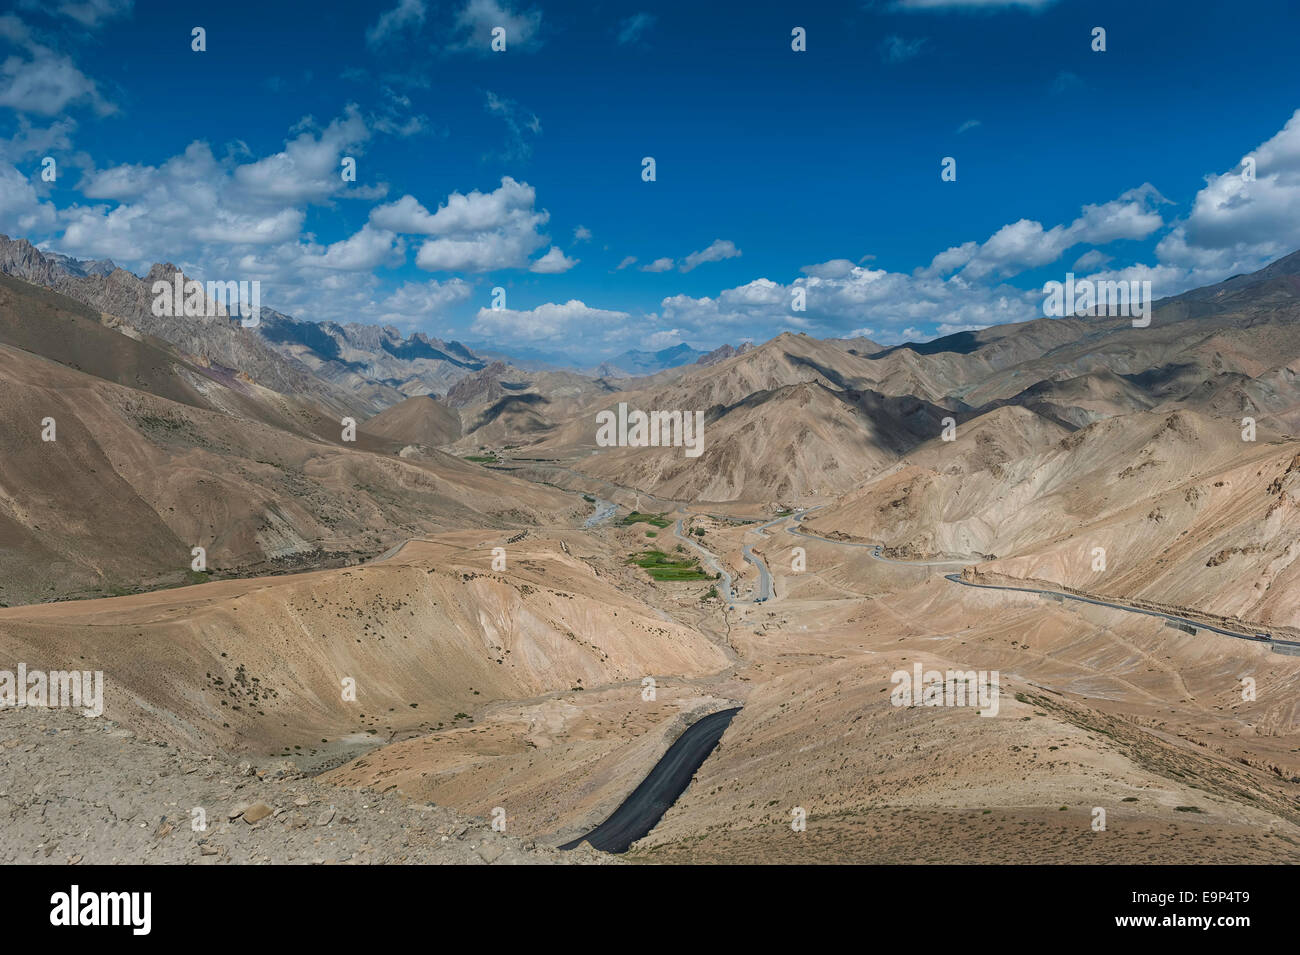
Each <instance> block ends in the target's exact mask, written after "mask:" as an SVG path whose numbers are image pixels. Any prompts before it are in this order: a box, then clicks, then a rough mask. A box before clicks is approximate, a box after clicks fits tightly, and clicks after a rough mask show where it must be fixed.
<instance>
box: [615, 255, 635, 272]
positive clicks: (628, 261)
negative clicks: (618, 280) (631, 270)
mask: <svg viewBox="0 0 1300 955" xmlns="http://www.w3.org/2000/svg"><path fill="white" fill-rule="evenodd" d="M635 264H636V256H635V255H628V256H624V258H623V261H622V262H620V263H618V265H617V267H616V268H615V271H616V272H621V271H623V269H625V268H627V267H628V266H629V265H635Z"/></svg>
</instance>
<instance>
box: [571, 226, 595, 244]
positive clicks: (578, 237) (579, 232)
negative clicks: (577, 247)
mask: <svg viewBox="0 0 1300 955" xmlns="http://www.w3.org/2000/svg"><path fill="white" fill-rule="evenodd" d="M573 241H574V242H590V241H591V230H590V229H588V228H587V227H586V226H585V225H580V226H578V227H577V228H576V229H574V230H573Z"/></svg>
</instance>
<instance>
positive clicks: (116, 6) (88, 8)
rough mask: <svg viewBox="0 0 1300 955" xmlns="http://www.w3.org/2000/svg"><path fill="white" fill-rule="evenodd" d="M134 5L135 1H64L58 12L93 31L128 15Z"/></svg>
mask: <svg viewBox="0 0 1300 955" xmlns="http://www.w3.org/2000/svg"><path fill="white" fill-rule="evenodd" d="M134 5H135V0H64V2H63V3H60V4H59V6H58V12H59V13H62V14H63V15H64V16H68V17H72V19H74V20H76V21H77V22H78V23H80V24H81V25H82V26H83V27H86V28H87V29H90V30H93V29H94V28H96V27H98V26H99V25H100V24H102V23H104V22H105V21H107V20H112V19H113V18H115V17H120V16H127V15H129V14H130V13H131V10H132V7H133V6H134Z"/></svg>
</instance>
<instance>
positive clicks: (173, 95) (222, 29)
mask: <svg viewBox="0 0 1300 955" xmlns="http://www.w3.org/2000/svg"><path fill="white" fill-rule="evenodd" d="M319 6H321V5H320V4H318V3H310V2H301V3H299V2H292V0H289V2H284V0H263V2H261V3H257V4H253V3H241V2H237V0H230V2H223V3H210V4H206V3H205V4H190V3H179V2H175V3H154V2H148V0H136V2H135V3H131V2H129V0H42V2H39V3H38V2H36V0H16V2H12V0H11V2H10V3H9V4H8V8H7V10H6V12H5V13H4V14H3V15H2V16H0V231H4V232H5V233H7V234H9V235H11V236H14V235H20V236H25V237H27V238H30V239H31V240H32V241H34V242H36V243H37V244H38V245H40V246H41V247H42V248H48V249H54V250H58V251H62V252H66V253H69V254H72V255H76V256H79V257H82V258H101V257H108V258H112V259H113V260H114V261H116V262H117V263H118V264H119V265H122V266H124V267H126V268H130V269H132V270H133V271H136V272H141V273H142V272H143V271H145V270H146V269H147V268H148V266H149V265H150V264H151V263H152V262H155V261H172V262H175V263H177V264H179V265H181V266H183V267H184V268H185V269H186V271H187V272H190V273H192V274H194V275H196V276H197V277H200V278H205V279H258V280H260V281H261V283H262V302H263V303H264V304H266V305H269V306H271V307H274V308H278V309H280V310H281V311H285V312H288V313H290V314H294V315H297V316H298V317H300V318H308V319H330V320H334V321H340V322H347V321H363V322H372V323H384V324H393V325H396V326H398V327H399V328H401V329H402V330H403V331H404V332H409V331H412V330H422V331H426V332H428V333H430V334H433V335H437V336H440V337H444V338H458V339H460V340H463V341H473V342H486V343H491V344H494V345H497V346H500V347H505V348H515V349H540V350H542V351H547V352H553V353H559V354H564V355H568V356H571V357H572V358H573V360H574V361H575V362H578V363H594V362H595V361H598V360H600V359H602V358H605V357H608V356H610V355H613V354H616V353H618V352H621V351H623V350H625V349H628V348H661V347H665V346H667V345H672V344H676V343H677V342H678V341H683V340H684V341H687V342H689V343H690V344H692V345H695V346H697V347H703V348H711V347H714V346H716V345H718V344H721V343H724V342H731V343H736V342H739V341H741V340H745V339H750V340H759V341H761V340H764V339H766V338H769V337H771V336H773V335H775V334H778V333H779V332H781V331H785V330H793V331H806V332H808V333H810V334H814V335H818V336H832V335H838V336H847V335H853V334H865V335H868V336H870V337H871V338H873V339H875V340H876V341H879V342H882V343H885V344H890V343H894V342H898V341H901V340H905V339H908V338H912V339H924V338H929V337H933V336H934V335H937V334H941V333H944V332H947V331H951V330H955V329H961V328H968V327H975V326H981V325H987V324H992V323H995V322H1004V321H1016V320H1023V319H1027V318H1033V317H1036V316H1037V315H1038V314H1040V313H1041V312H1040V309H1041V302H1042V294H1041V288H1042V285H1043V283H1044V282H1045V281H1048V280H1053V279H1055V280H1060V279H1061V278H1063V276H1064V274H1065V273H1066V272H1067V271H1074V272H1075V273H1076V274H1078V275H1079V276H1084V275H1105V276H1115V275H1118V276H1122V277H1129V278H1146V279H1150V280H1151V281H1152V283H1153V291H1154V293H1155V294H1156V296H1157V297H1158V296H1161V295H1166V294H1174V293H1176V292H1178V291H1181V290H1183V289H1185V288H1189V287H1192V286H1195V285H1200V284H1205V283H1206V282H1211V281H1215V280H1218V279H1220V278H1223V277H1225V276H1227V275H1230V274H1233V273H1236V272H1240V271H1246V270H1249V269H1253V268H1257V267H1259V266H1260V265H1262V264H1264V263H1265V262H1267V261H1269V260H1271V259H1272V258H1276V257H1277V256H1279V255H1281V254H1285V253H1286V252H1289V251H1293V250H1295V249H1296V248H1300V118H1295V117H1296V113H1297V108H1298V107H1300V71H1298V70H1297V69H1296V67H1295V37H1296V36H1297V33H1298V30H1297V28H1300V13H1297V12H1296V9H1295V5H1294V4H1289V3H1287V2H1282V0H1278V2H1269V0H1262V2H1256V3H1252V4H1250V6H1249V9H1248V12H1247V11H1244V10H1243V8H1241V7H1237V6H1230V5H1223V4H1209V3H1194V2H1185V3H1149V4H1140V5H1139V4H1133V3H1131V2H1122V3H1106V2H1100V3H1086V4H1085V3H1079V2H1073V0H1057V2H1050V0H1041V2H1040V0H1024V2H1019V3H1000V2H991V0H990V2H981V0H879V2H874V3H870V2H868V3H856V4H852V3H818V4H805V5H798V4H764V3H753V2H747V3H728V2H720V3H716V4H699V3H691V4H649V3H645V2H628V3H609V2H606V3H600V2H597V3H594V4H592V3H582V4H577V3H573V4H559V3H548V2H539V3H527V2H524V0H518V2H511V0H447V2H435V0H380V2H379V3H377V4H376V5H374V6H370V5H366V4H339V5H337V10H335V11H332V12H330V13H329V14H323V13H321V12H319V11H318V7H319ZM196 26H201V27H203V28H204V29H205V30H206V45H207V50H206V51H205V52H195V51H193V50H192V49H191V44H192V41H191V31H192V28H194V27H196ZM496 26H501V27H504V28H505V31H506V33H505V36H506V50H505V51H504V52H499V53H498V52H493V51H492V50H491V49H490V45H489V44H490V40H491V31H492V29H493V28H494V27H496ZM794 27H803V28H804V29H805V30H806V33H807V49H806V51H804V52H795V51H793V50H792V49H791V31H792V29H793V28H794ZM1094 27H1102V28H1104V29H1105V30H1106V50H1105V52H1094V51H1093V50H1092V49H1091V45H1092V31H1093V28H1094ZM1248 155H1249V156H1252V157H1254V158H1255V160H1256V174H1255V179H1254V181H1247V180H1246V179H1245V178H1243V176H1242V169H1243V167H1242V165H1241V160H1242V159H1243V157H1246V156H1248ZM345 156H351V157H353V158H355V159H356V163H357V180H356V182H344V181H343V180H342V177H341V176H340V174H339V172H340V161H341V159H342V158H343V157H345ZM646 156H652V157H654V158H655V161H656V180H655V181H654V182H645V181H643V180H642V177H641V170H642V162H641V161H642V158H643V157H646ZM45 157H51V158H53V159H54V160H55V162H56V164H57V166H56V168H57V172H58V176H57V179H56V180H55V181H54V182H52V183H50V182H45V181H43V180H42V178H41V170H42V160H43V159H44V158H45ZM944 157H953V158H954V159H955V160H956V164H957V179H956V181H955V182H944V181H942V180H941V177H940V166H941V161H942V159H943V158H944ZM496 287H501V288H504V289H505V290H506V308H505V309H504V310H500V311H494V310H492V309H491V308H489V306H490V304H491V298H492V290H493V288H496ZM798 288H802V289H804V294H805V295H806V303H807V308H806V310H805V311H795V310H793V309H792V308H791V303H792V301H793V294H794V291H795V290H796V289H798Z"/></svg>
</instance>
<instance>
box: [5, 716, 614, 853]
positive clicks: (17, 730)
mask: <svg viewBox="0 0 1300 955" xmlns="http://www.w3.org/2000/svg"><path fill="white" fill-rule="evenodd" d="M196 809H201V810H202V811H203V821H204V823H205V824H206V828H205V829H202V830H200V831H195V826H194V823H193V820H194V819H195V818H196V817H198V815H199V814H198V813H196V812H195V811H194V810H196ZM0 820H3V823H2V824H0V864H5V865H7V864H12V863H20V864H35V863H41V864H52V865H66V864H78V863H85V864H116V863H150V864H164V865H188V864H197V865H219V864H225V863H278V864H304V865H306V864H316V865H322V864H323V865H331V864H344V863H346V864H350V865H351V864H386V863H433V864H439V865H485V864H495V865H505V864H561V865H563V864H597V865H599V864H608V863H615V862H617V861H618V860H617V859H616V858H615V857H614V856H610V855H607V854H605V853H602V852H597V851H595V850H594V849H591V848H590V847H588V846H583V847H581V848H579V849H576V850H574V851H572V852H559V851H557V850H555V849H552V848H550V847H548V846H539V845H536V844H534V843H532V842H530V841H528V840H525V839H521V838H516V837H514V836H511V835H509V834H508V833H500V832H496V831H494V830H493V829H492V827H491V825H490V824H489V823H488V822H487V821H486V820H483V819H477V818H473V817H469V816H465V815H463V814H460V813H457V812H454V811H453V810H450V809H446V808H442V807H438V806H432V805H413V804H411V803H408V802H406V801H405V800H403V799H401V798H400V797H398V796H395V795H379V794H376V793H374V792H367V791H363V790H352V789H342V788H338V787H335V786H328V785H324V784H320V783H316V782H314V781H313V780H312V779H310V778H307V777H304V776H302V775H300V774H299V773H298V772H297V771H296V770H295V769H294V768H293V767H292V766H291V765H290V764H287V763H284V764H274V765H270V766H266V767H254V766H253V765H251V764H250V763H248V762H235V761H231V760H222V759H221V758H219V757H206V756H203V757H200V756H192V755H189V754H186V753H183V752H181V751H180V750H177V749H176V748H175V747H173V746H168V745H164V744H159V743H154V742H150V741H147V740H143V739H139V738H137V737H136V736H135V734H134V733H132V732H131V731H130V730H129V729H126V728H124V727H121V726H118V725H116V724H114V723H112V722H110V721H109V720H106V719H103V718H98V719H87V718H86V717H84V716H81V715H80V714H79V713H75V712H69V711H65V710H44V709H26V708H23V709H0ZM506 822H507V826H508V824H509V820H508V819H507V820H506Z"/></svg>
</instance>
